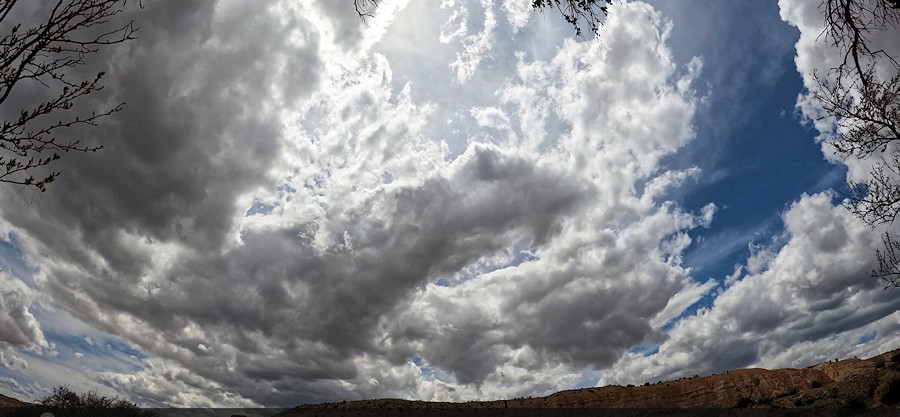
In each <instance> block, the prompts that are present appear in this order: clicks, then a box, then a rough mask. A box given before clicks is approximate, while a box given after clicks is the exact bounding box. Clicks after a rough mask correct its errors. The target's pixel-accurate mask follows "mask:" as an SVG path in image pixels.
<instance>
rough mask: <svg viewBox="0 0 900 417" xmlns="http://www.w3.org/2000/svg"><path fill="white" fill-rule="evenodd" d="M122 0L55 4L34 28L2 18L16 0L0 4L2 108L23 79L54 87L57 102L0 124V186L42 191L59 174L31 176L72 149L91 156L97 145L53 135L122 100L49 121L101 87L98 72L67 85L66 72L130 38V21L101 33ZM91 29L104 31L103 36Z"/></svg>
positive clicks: (116, 108) (132, 34) (98, 115)
mask: <svg viewBox="0 0 900 417" xmlns="http://www.w3.org/2000/svg"><path fill="white" fill-rule="evenodd" d="M126 2H127V0H57V1H56V2H55V4H52V8H51V9H50V10H48V11H47V13H46V17H45V18H44V20H43V21H42V22H41V23H40V24H38V25H36V26H33V27H28V28H23V27H22V25H21V24H20V23H15V22H13V23H12V25H10V23H9V22H7V19H9V17H10V16H11V14H10V12H11V11H12V10H13V9H14V8H15V6H16V4H17V3H18V0H0V25H2V26H0V27H9V32H8V33H7V34H5V35H3V37H2V38H0V104H6V101H7V100H8V99H9V98H10V97H11V94H12V92H13V91H14V90H16V89H17V87H19V86H20V85H21V83H23V82H33V83H37V84H39V85H41V86H43V87H46V88H48V89H53V90H57V91H58V93H56V97H55V98H53V99H50V100H48V101H46V102H43V103H40V104H38V105H37V106H35V107H33V108H26V109H23V110H22V111H21V113H20V114H19V117H18V119H15V120H4V121H2V124H0V166H2V167H3V169H0V182H6V183H12V184H21V185H24V186H30V187H34V188H36V189H38V190H40V191H46V186H47V184H49V183H50V182H52V181H53V180H54V179H55V178H56V177H57V176H58V175H59V173H58V172H50V173H49V174H47V175H46V176H43V177H42V178H35V177H34V176H33V175H31V174H30V173H31V172H33V170H34V169H35V168H38V167H42V166H46V165H50V164H51V163H53V161H56V160H58V159H59V158H60V153H65V152H69V151H79V152H93V151H97V150H99V149H100V148H101V147H100V146H81V145H79V143H80V142H79V141H78V140H77V139H60V138H59V137H58V136H57V132H60V131H62V130H63V129H66V128H70V127H73V126H76V125H91V126H96V125H97V122H98V120H99V119H101V118H103V117H105V116H108V115H110V114H112V113H115V112H118V111H120V110H121V109H122V106H123V105H124V103H120V104H118V105H116V106H113V107H112V108H110V109H108V110H106V111H102V112H100V113H97V112H92V113H91V114H90V115H89V116H86V117H80V116H68V118H65V119H63V120H58V121H56V122H49V121H48V120H47V118H48V117H49V115H51V114H64V113H65V114H67V113H68V112H66V111H67V110H69V109H71V108H72V107H73V106H74V105H75V104H76V101H77V100H79V99H81V98H83V97H84V96H87V95H88V94H91V93H92V92H94V91H98V90H100V89H102V88H103V86H102V84H101V79H102V77H103V73H102V72H100V73H98V74H97V75H96V77H94V78H93V79H89V80H79V81H72V80H69V79H68V78H66V75H67V72H68V71H69V70H71V69H73V68H76V67H79V66H81V65H84V64H85V57H86V56H88V55H90V54H93V53H96V52H98V51H99V50H100V48H101V47H104V46H109V45H114V44H118V43H122V42H126V41H128V40H131V39H134V38H135V32H136V31H137V29H136V28H135V27H134V23H133V22H128V23H126V24H124V25H122V26H118V27H114V28H111V29H109V30H102V28H103V27H104V26H106V25H107V24H108V23H109V21H110V19H111V18H112V17H114V16H116V15H118V14H119V13H121V12H122V10H123V7H124V6H125V4H126ZM95 29H101V30H100V31H98V30H95Z"/></svg>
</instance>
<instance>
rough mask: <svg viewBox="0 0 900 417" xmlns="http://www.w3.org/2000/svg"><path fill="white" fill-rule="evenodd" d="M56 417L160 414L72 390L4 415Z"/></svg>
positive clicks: (64, 389)
mask: <svg viewBox="0 0 900 417" xmlns="http://www.w3.org/2000/svg"><path fill="white" fill-rule="evenodd" d="M48 412H49V413H52V415H53V417H88V416H90V417H94V416H101V417H105V416H117V417H118V416H121V417H155V416H156V413H154V412H152V411H149V410H143V409H141V408H140V407H138V406H137V405H135V404H134V403H132V402H130V401H126V400H125V399H122V398H119V397H113V398H110V397H107V396H104V395H100V394H98V393H97V392H94V391H89V392H87V393H84V394H79V393H76V392H74V391H72V390H71V389H69V388H68V387H65V386H59V387H55V388H53V393H52V394H50V395H47V396H46V397H43V398H41V399H38V400H37V404H36V405H34V406H30V407H22V408H18V409H15V410H12V411H11V412H9V413H7V414H4V415H3V417H37V416H44V415H46V414H45V413H48Z"/></svg>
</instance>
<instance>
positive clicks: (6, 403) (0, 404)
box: [0, 395, 27, 408]
mask: <svg viewBox="0 0 900 417" xmlns="http://www.w3.org/2000/svg"><path fill="white" fill-rule="evenodd" d="M26 405H27V404H25V403H23V402H21V401H19V400H17V399H15V398H10V397H7V396H5V395H0V408H15V407H24V406H26Z"/></svg>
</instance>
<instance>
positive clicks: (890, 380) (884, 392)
mask: <svg viewBox="0 0 900 417" xmlns="http://www.w3.org/2000/svg"><path fill="white" fill-rule="evenodd" d="M875 398H878V399H879V400H880V401H881V403H882V404H885V405H895V404H897V403H900V373H898V372H889V373H886V374H884V375H883V376H882V377H881V381H880V382H879V383H878V387H876V388H875Z"/></svg>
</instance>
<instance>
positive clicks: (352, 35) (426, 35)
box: [0, 0, 900, 407]
mask: <svg viewBox="0 0 900 417" xmlns="http://www.w3.org/2000/svg"><path fill="white" fill-rule="evenodd" d="M27 3H28V4H24V5H18V6H17V7H18V9H17V10H15V11H14V12H15V13H16V15H15V16H16V19H19V20H20V21H25V22H27V21H30V20H29V19H36V18H38V17H39V16H40V15H41V14H40V13H41V7H42V6H43V4H44V3H43V2H27ZM135 3H136V2H133V3H129V4H128V6H127V7H126V10H125V12H124V13H123V14H121V15H118V16H116V19H123V20H122V21H123V22H124V21H127V20H128V19H134V21H135V23H136V25H137V26H138V27H139V28H140V29H139V32H138V39H136V40H134V41H131V42H128V43H126V44H123V45H117V46H115V47H111V48H106V49H103V50H101V51H100V52H98V53H97V54H95V55H93V56H90V57H89V62H88V63H87V64H86V65H85V66H84V67H81V68H78V69H75V70H72V71H73V74H72V76H73V77H76V76H80V77H83V78H86V77H92V76H93V75H94V74H96V72H97V71H100V70H102V71H104V72H105V73H106V76H105V78H104V83H105V88H104V89H103V90H102V91H100V92H98V93H96V94H92V95H91V96H88V97H87V98H86V99H85V100H83V101H82V102H80V103H79V104H78V107H77V108H76V109H74V111H82V112H88V113H89V112H90V110H95V109H104V108H108V106H109V105H110V103H118V102H122V101H124V102H126V106H125V108H124V110H123V111H121V112H119V113H115V114H113V115H111V116H110V117H108V118H106V119H104V120H103V122H102V124H101V125H100V126H98V127H94V128H90V129H84V130H77V131H73V132H72V134H73V135H77V136H78V137H79V138H80V139H81V140H82V143H84V144H96V145H102V146H103V149H102V150H101V151H99V152H96V153H90V154H67V155H65V156H64V157H63V158H62V159H61V160H59V161H58V163H57V165H56V169H57V170H59V171H60V172H61V173H62V174H61V175H60V177H59V178H58V179H57V180H56V182H54V183H52V184H50V186H49V187H48V190H47V192H45V193H40V192H31V191H22V190H21V189H20V188H17V187H13V186H4V187H0V194H2V195H0V269H2V270H3V272H2V273H0V393H2V394H4V395H8V396H13V397H16V398H20V399H23V400H34V399H36V398H38V397H40V396H41V395H43V394H46V393H48V392H49V390H50V389H51V388H52V387H54V386H57V385H63V384H65V385H68V386H69V387H71V388H72V389H75V390H77V391H87V390H96V391H98V392H100V393H105V394H110V395H120V396H124V397H125V398H127V399H129V400H131V401H133V402H135V403H138V404H140V405H143V406H151V407H159V406H175V407H260V406H265V407H292V406H296V405H299V404H303V403H314V402H323V401H338V400H353V399H365V398H385V397H392V398H408V399H421V400H452V401H463V400H473V399H501V398H513V397H519V396H539V395H546V394H549V393H552V392H555V391H558V390H563V389H572V388H577V387H590V386H604V385H610V384H622V385H624V384H642V383H644V382H648V381H652V382H655V381H660V380H669V379H676V378H679V377H683V376H692V375H695V374H699V375H705V374H710V373H716V372H723V371H725V370H729V369H735V368H741V367H765V368H780V367H805V366H808V365H812V364H815V363H818V362H822V361H826V360H831V359H835V358H847V357H852V356H858V357H868V356H871V355H874V354H878V353H881V352H884V351H887V350H891V349H896V348H900V337H898V336H900V312H898V310H900V293H898V291H900V290H897V289H889V290H884V288H883V284H882V283H881V282H879V281H877V280H875V279H873V278H870V277H868V276H867V271H870V270H871V269H873V268H874V266H875V265H876V262H875V250H876V249H877V248H878V247H879V244H880V234H881V233H882V232H884V231H885V230H886V229H884V228H881V229H877V230H873V229H872V228H870V227H869V226H867V225H866V224H864V223H862V222H861V221H860V220H859V219H857V218H855V217H854V216H853V215H851V213H849V212H848V211H847V210H846V209H845V208H844V207H843V206H842V205H841V201H842V198H843V197H842V194H841V193H842V190H845V187H846V186H845V183H846V181H847V180H848V179H849V180H854V179H856V180H858V179H860V178H864V176H865V175H866V171H867V167H868V166H869V165H867V164H868V162H867V161H859V160H844V159H841V158H839V157H837V156H835V155H834V153H833V151H832V148H831V147H830V145H829V140H832V139H833V137H834V125H833V120H829V119H827V118H825V119H821V118H819V117H818V116H819V114H820V113H819V111H820V109H819V108H818V107H817V106H816V103H815V102H813V101H810V100H809V99H808V97H809V95H810V89H815V88H816V85H817V84H816V83H815V80H814V78H813V77H812V74H813V72H814V71H816V70H818V71H822V70H823V69H825V70H827V69H828V68H830V67H832V66H833V65H834V62H836V61H835V60H836V59H837V56H838V52H837V51H835V50H834V49H832V48H831V47H829V45H828V44H827V43H825V42H822V41H821V39H820V38H819V34H820V33H821V31H822V17H821V16H820V14H819V10H818V8H817V6H818V2H811V1H807V0H780V1H778V2H774V1H744V2H733V1H724V0H718V1H715V2H711V1H706V0H693V1H683V2H671V1H651V2H649V3H645V2H639V1H629V2H623V3H620V2H617V3H615V4H614V5H613V6H612V7H611V8H610V14H609V16H608V18H607V20H606V21H605V23H604V25H603V26H602V28H601V29H600V31H599V33H598V34H597V36H596V37H595V36H587V37H581V38H579V37H575V36H574V33H573V32H572V29H571V27H569V26H567V24H566V23H565V21H564V20H563V19H562V17H561V16H559V15H556V14H554V13H553V12H551V11H547V12H544V13H541V12H536V11H533V10H531V8H530V3H531V2H530V1H529V0H443V1H442V2H440V3H439V2H414V1H412V2H411V1H404V0H384V2H383V3H382V4H381V7H380V8H379V9H378V10H377V12H376V13H375V14H374V16H372V17H369V18H367V19H366V20H365V21H363V20H361V19H360V18H359V16H357V15H356V12H355V10H354V9H353V7H352V6H351V5H350V2H349V1H344V2H337V1H326V0H322V1H302V2H300V1H287V0H268V1H266V2H244V1H240V0H196V1H190V2H184V1H177V0H156V1H145V2H143V7H138V4H135ZM345 3H346V4H345ZM113 23H114V22H113ZM4 30H6V29H4ZM894 36H895V34H892V33H879V34H877V35H876V36H874V37H873V42H874V43H875V44H877V45H879V46H880V47H883V48H886V49H887V50H889V51H890V50H894V51H897V50H898V49H900V45H898V44H897V43H896V39H897V38H896V37H894ZM898 52H900V51H898ZM46 94H49V93H47V92H46V91H45V90H44V89H41V88H39V87H30V89H28V87H26V90H24V91H23V92H21V93H20V94H19V95H18V96H17V97H16V100H17V101H16V103H18V104H21V105H25V104H26V103H27V101H28V100H36V99H40V98H41V97H43V96H42V95H46ZM16 103H14V105H15V104H16ZM14 105H11V106H8V107H6V108H3V109H0V113H3V114H4V115H5V116H4V117H7V116H9V115H10V114H17V112H18V109H17V108H13V107H14Z"/></svg>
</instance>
